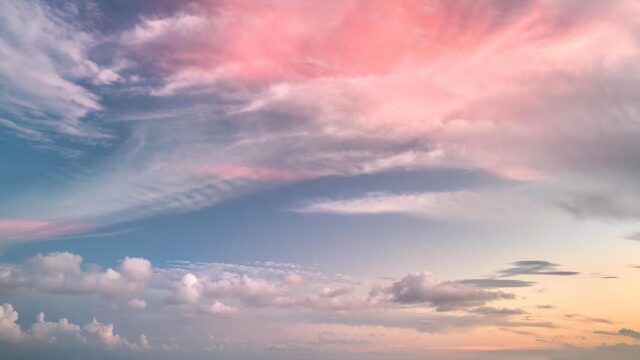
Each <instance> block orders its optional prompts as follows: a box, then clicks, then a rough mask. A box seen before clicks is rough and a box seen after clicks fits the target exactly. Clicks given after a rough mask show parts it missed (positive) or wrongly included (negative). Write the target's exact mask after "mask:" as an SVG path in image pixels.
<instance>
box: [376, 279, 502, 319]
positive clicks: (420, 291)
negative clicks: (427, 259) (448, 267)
mask: <svg viewBox="0 0 640 360" xmlns="http://www.w3.org/2000/svg"><path fill="white" fill-rule="evenodd" d="M386 291H387V292H388V293H389V294H390V295H391V301H393V302H395V303H399V304H428V305H431V306H434V307H435V308H436V310H437V311H449V310H459V309H463V308H469V307H475V306H482V305H484V304H485V303H487V302H490V301H493V300H498V299H511V298H513V295H511V294H507V293H503V292H495V291H487V290H482V289H477V288H474V287H472V286H468V285H464V284H461V283H459V282H442V283H438V282H436V281H435V279H434V278H433V276H432V275H431V274H429V273H409V274H407V275H406V276H405V277H404V278H402V279H401V280H399V281H396V282H394V283H393V284H392V285H391V287H390V288H389V289H387V290H386Z"/></svg>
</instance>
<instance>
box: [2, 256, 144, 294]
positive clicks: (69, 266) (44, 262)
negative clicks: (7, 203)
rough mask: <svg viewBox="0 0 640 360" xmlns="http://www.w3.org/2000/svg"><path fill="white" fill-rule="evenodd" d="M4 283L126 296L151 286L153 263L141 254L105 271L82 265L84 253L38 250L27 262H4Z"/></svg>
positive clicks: (43, 289)
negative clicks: (12, 264)
mask: <svg viewBox="0 0 640 360" xmlns="http://www.w3.org/2000/svg"><path fill="white" fill-rule="evenodd" d="M0 268H1V269H3V270H4V272H3V276H2V277H0V283H2V284H4V285H5V286H7V287H22V288H26V289H29V290H36V291H43V292H50V293H63V294H64V293H66V294H97V295H101V296H105V297H109V298H126V297H128V296H131V295H133V294H136V293H139V292H140V291H142V290H143V289H145V288H146V287H147V283H148V282H149V280H150V278H151V263H150V262H149V261H148V260H145V259H140V258H125V259H124V260H123V261H122V263H121V264H120V267H119V268H118V270H114V269H111V268H109V269H107V270H105V271H101V270H100V269H99V268H98V267H95V266H93V267H89V268H88V269H87V270H85V269H83V268H82V257H80V256H79V255H75V254H71V253H68V252H55V253H50V254H46V255H43V254H38V255H36V256H34V257H32V258H31V259H29V260H27V261H26V263H25V264H24V266H20V267H15V266H2V267H0Z"/></svg>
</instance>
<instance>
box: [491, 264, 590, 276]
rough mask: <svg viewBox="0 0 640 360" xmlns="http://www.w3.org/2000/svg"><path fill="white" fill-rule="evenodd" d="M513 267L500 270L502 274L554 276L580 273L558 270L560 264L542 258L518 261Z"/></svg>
mask: <svg viewBox="0 0 640 360" xmlns="http://www.w3.org/2000/svg"><path fill="white" fill-rule="evenodd" d="M512 265H513V267H510V268H507V269H503V270H499V271H498V273H499V274H500V275H501V276H505V277H507V276H517V275H552V276H572V275H578V274H579V272H576V271H560V270H557V269H558V267H559V266H560V265H558V264H554V263H551V262H548V261H542V260H523V261H516V262H514V263H513V264H512Z"/></svg>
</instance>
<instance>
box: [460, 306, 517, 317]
mask: <svg viewBox="0 0 640 360" xmlns="http://www.w3.org/2000/svg"><path fill="white" fill-rule="evenodd" d="M470 312H471V313H473V314H478V315H487V316H513V315H523V314H526V313H527V312H526V311H524V310H522V309H517V308H516V309H508V308H501V309H499V308H494V307H490V306H482V307H479V308H476V309H472V310H471V311H470Z"/></svg>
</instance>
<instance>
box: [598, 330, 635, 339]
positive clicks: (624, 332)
mask: <svg viewBox="0 0 640 360" xmlns="http://www.w3.org/2000/svg"><path fill="white" fill-rule="evenodd" d="M594 333H596V334H600V335H610V336H626V337H630V338H634V339H638V340H640V332H638V331H635V330H632V329H628V328H622V329H620V330H618V331H617V332H613V331H602V330H598V331H594Z"/></svg>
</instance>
